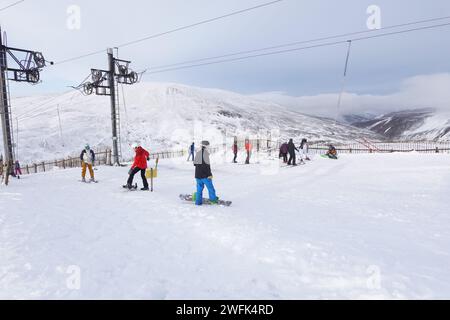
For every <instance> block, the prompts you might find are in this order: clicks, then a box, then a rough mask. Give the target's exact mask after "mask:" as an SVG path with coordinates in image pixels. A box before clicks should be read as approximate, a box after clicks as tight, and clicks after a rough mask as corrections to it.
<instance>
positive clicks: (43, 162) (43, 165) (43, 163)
mask: <svg viewBox="0 0 450 320" xmlns="http://www.w3.org/2000/svg"><path fill="white" fill-rule="evenodd" d="M42 168H43V169H44V172H45V161H42Z"/></svg>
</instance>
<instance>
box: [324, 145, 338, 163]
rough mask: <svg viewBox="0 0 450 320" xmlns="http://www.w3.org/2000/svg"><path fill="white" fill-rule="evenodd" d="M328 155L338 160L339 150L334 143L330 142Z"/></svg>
mask: <svg viewBox="0 0 450 320" xmlns="http://www.w3.org/2000/svg"><path fill="white" fill-rule="evenodd" d="M326 155H327V156H328V158H330V159H334V160H337V158H338V157H337V155H338V154H337V150H336V148H335V147H334V146H333V145H332V144H330V145H329V147H328V151H327V154H326Z"/></svg>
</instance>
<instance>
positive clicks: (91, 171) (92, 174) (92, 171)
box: [81, 162, 94, 179]
mask: <svg viewBox="0 0 450 320" xmlns="http://www.w3.org/2000/svg"><path fill="white" fill-rule="evenodd" d="M81 167H82V170H81V176H82V177H83V178H85V177H86V169H87V168H89V174H90V175H91V178H92V179H94V169H92V164H87V163H86V162H83V163H82V164H81Z"/></svg>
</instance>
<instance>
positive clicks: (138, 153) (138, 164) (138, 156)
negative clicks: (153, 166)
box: [123, 143, 150, 191]
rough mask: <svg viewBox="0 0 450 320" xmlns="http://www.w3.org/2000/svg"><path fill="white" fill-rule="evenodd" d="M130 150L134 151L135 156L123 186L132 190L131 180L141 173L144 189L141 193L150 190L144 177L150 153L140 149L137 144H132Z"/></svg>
mask: <svg viewBox="0 0 450 320" xmlns="http://www.w3.org/2000/svg"><path fill="white" fill-rule="evenodd" d="M132 148H133V149H134V152H135V156H134V162H133V165H132V166H131V169H130V171H128V174H129V177H128V181H127V184H126V185H125V186H123V187H124V188H128V189H132V188H133V179H134V176H135V175H136V173H138V172H139V171H140V172H141V178H142V183H143V184H144V187H143V188H142V189H141V190H142V191H148V190H150V189H149V188H148V182H147V178H146V177H145V171H146V170H147V161H148V160H150V153H148V151H147V150H145V149H144V148H142V147H141V146H140V145H139V144H138V143H133V145H132Z"/></svg>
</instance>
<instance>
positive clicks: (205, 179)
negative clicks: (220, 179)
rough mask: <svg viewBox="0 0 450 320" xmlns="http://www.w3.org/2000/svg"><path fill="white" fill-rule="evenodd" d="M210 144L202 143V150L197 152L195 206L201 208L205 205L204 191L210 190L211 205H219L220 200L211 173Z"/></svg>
mask: <svg viewBox="0 0 450 320" xmlns="http://www.w3.org/2000/svg"><path fill="white" fill-rule="evenodd" d="M208 148H209V142H208V141H202V148H201V150H200V151H198V152H197V154H196V155H195V159H194V166H195V180H196V182H197V193H196V194H195V204H196V205H198V206H201V205H202V204H203V189H204V188H205V186H206V188H207V189H208V193H209V200H210V201H211V203H217V202H218V201H219V198H218V197H217V195H216V190H215V189H214V185H213V181H212V179H213V175H212V173H211V165H210V160H209V151H208Z"/></svg>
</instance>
